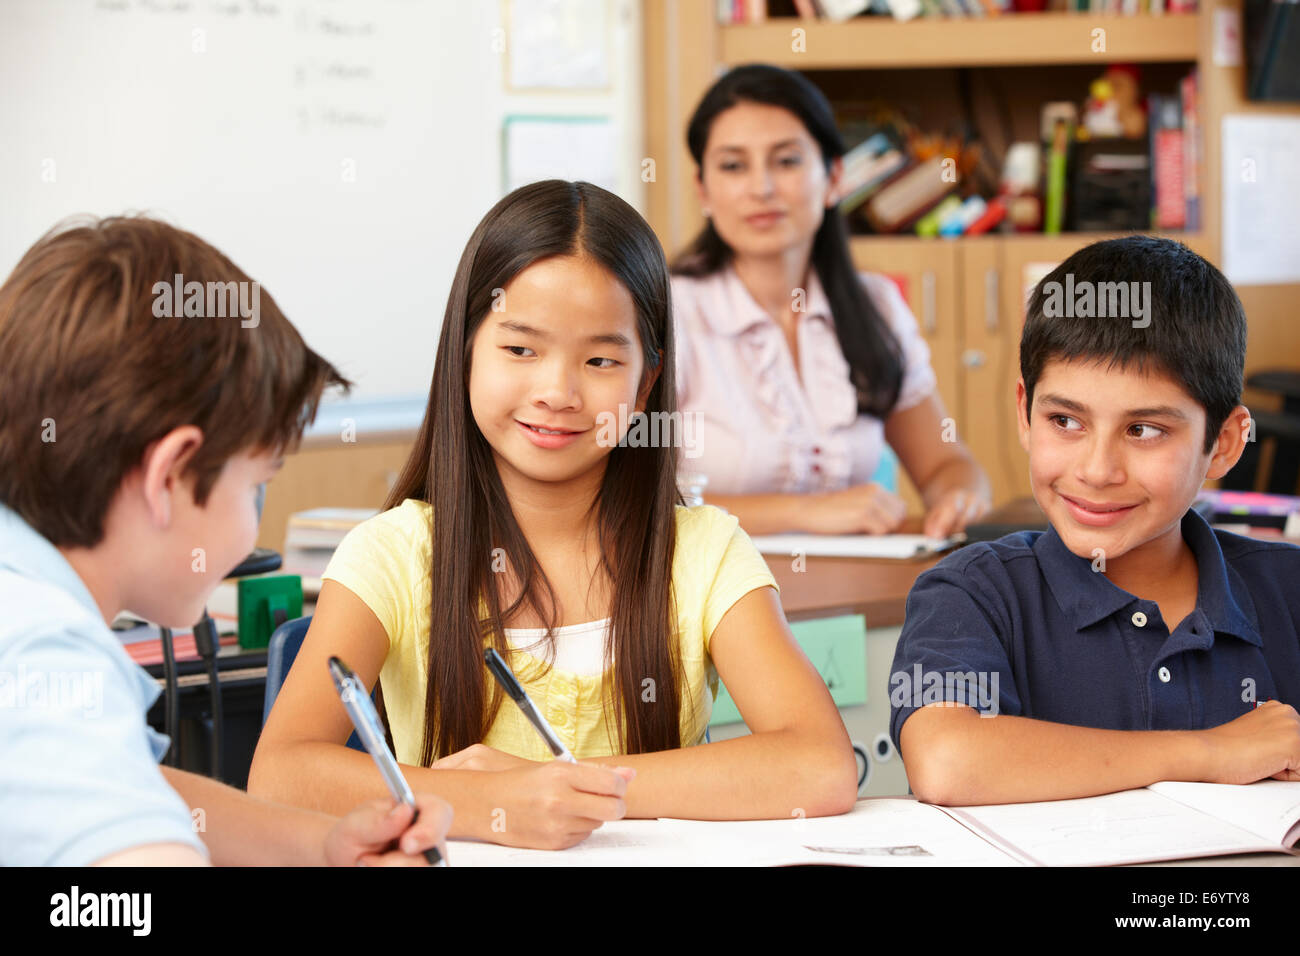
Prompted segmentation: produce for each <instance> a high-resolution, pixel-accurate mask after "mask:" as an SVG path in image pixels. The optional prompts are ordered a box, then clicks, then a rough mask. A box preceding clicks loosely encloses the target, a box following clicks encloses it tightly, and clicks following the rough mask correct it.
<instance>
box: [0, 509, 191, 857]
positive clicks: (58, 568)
mask: <svg viewBox="0 0 1300 956" xmlns="http://www.w3.org/2000/svg"><path fill="white" fill-rule="evenodd" d="M160 693H161V691H160V689H159V687H158V685H157V684H156V683H155V682H154V680H153V679H152V678H151V677H150V676H149V675H148V674H147V673H146V672H145V671H144V670H143V669H142V668H141V667H140V666H139V665H137V664H136V663H135V662H134V661H133V660H131V658H130V656H129V655H128V654H127V653H126V651H125V650H123V648H122V644H121V642H120V641H119V640H118V639H117V638H116V637H115V636H114V635H113V632H112V631H111V630H109V628H108V627H107V625H105V623H104V620H103V618H102V617H100V615H99V610H98V608H97V607H96V606H95V601H94V598H92V597H91V595H90V592H89V591H88V590H87V589H86V586H85V584H83V583H82V581H81V578H79V577H78V576H77V573H76V572H75V571H74V570H73V569H72V566H71V565H70V564H68V562H67V561H66V560H65V559H64V557H63V555H61V554H60V553H59V552H58V550H57V549H56V548H55V547H54V546H53V545H51V544H50V543H49V541H47V540H46V539H45V538H44V537H42V536H41V535H40V534H38V533H37V532H36V531H35V530H34V529H33V528H32V527H31V526H30V525H29V524H27V522H25V521H24V520H23V519H22V518H20V517H19V516H18V515H17V514H16V513H14V512H13V511H12V510H10V509H9V508H7V507H5V506H4V505H2V504H0V864H3V865H6V866H40V865H52V866H81V865H85V864H88V863H93V862H95V861H96V860H100V859H102V858H104V857H106V856H108V855H110V854H113V853H117V852H119V851H121V850H127V849H130V848H131V847H136V846H143V845H146V844H151V843H182V844H185V845H187V846H192V847H194V849H196V850H198V851H199V852H200V853H202V854H203V855H204V856H205V857H206V856H207V855H208V851H207V849H206V848H205V847H204V845H203V841H202V840H201V839H200V838H199V835H198V833H197V832H195V828H194V826H193V823H192V820H191V816H190V810H189V807H188V806H186V804H185V801H184V800H182V799H181V797H180V795H179V794H178V793H177V792H176V791H175V790H173V789H172V788H171V786H170V785H168V783H167V781H166V780H165V779H164V778H163V775H162V772H161V771H160V770H159V769H158V761H159V760H160V759H162V756H163V754H165V753H166V752H167V745H168V740H167V737H166V736H165V735H163V734H160V733H158V732H157V731H155V730H154V729H153V728H151V727H149V725H148V724H147V723H146V715H147V714H148V712H149V707H150V706H151V705H152V704H153V702H154V700H156V699H157V697H158V695H159V694H160Z"/></svg>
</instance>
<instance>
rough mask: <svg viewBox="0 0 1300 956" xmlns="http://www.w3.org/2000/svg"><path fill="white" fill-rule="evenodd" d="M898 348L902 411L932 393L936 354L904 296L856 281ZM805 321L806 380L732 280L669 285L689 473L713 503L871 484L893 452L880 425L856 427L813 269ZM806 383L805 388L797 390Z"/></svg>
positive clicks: (880, 280)
mask: <svg viewBox="0 0 1300 956" xmlns="http://www.w3.org/2000/svg"><path fill="white" fill-rule="evenodd" d="M859 278H860V279H861V280H862V283H863V285H864V286H865V287H866V290H867V294H868V295H870V296H871V297H872V301H873V302H874V303H875V304H876V307H877V308H878V309H879V310H880V311H881V314H882V315H883V316H884V317H885V319H886V321H888V322H889V325H890V327H891V328H892V329H893V331H894V335H895V336H896V337H897V338H898V341H899V344H900V345H901V347H902V348H901V352H902V361H903V380H902V387H901V389H900V391H899V395H898V401H897V403H896V404H895V405H894V409H893V410H894V411H902V410H904V409H907V408H911V407H912V406H914V405H916V404H918V403H919V402H921V401H922V400H924V399H925V398H926V397H927V396H929V394H930V393H931V392H933V391H934V387H935V377H934V370H933V369H932V368H931V367H930V347H929V346H928V345H927V344H926V341H925V339H924V338H922V337H921V333H920V331H919V330H918V329H917V326H916V319H915V318H914V317H913V315H912V312H911V310H910V309H909V308H908V307H907V303H906V301H904V299H903V296H902V294H901V293H900V292H899V291H898V287H897V286H895V285H894V283H893V282H892V281H890V279H889V278H887V277H886V276H883V275H879V274H876V273H870V272H864V273H860V274H859ZM805 291H806V300H805V305H806V311H804V312H803V313H802V314H800V316H799V321H798V324H797V325H796V336H797V340H798V344H799V366H800V368H799V374H796V372H795V367H794V361H793V359H792V357H791V354H790V349H789V347H788V345H787V344H786V340H785V334H784V332H782V330H781V327H780V326H779V325H778V324H777V323H776V322H775V321H773V319H772V318H771V316H769V315H768V314H767V313H766V312H765V311H763V309H762V307H760V306H759V304H758V303H757V302H755V301H754V298H753V296H751V295H750V294H749V290H748V289H746V288H745V286H744V283H742V282H741V281H740V278H739V276H737V275H736V273H735V271H734V270H733V269H732V268H730V267H728V268H726V269H723V270H722V271H720V272H717V273H715V274H714V275H712V276H708V277H706V278H703V279H693V278H688V277H685V276H673V278H672V296H673V315H674V321H675V332H676V340H677V341H676V345H677V402H678V407H679V408H680V409H681V411H683V412H692V413H696V414H697V417H696V418H695V421H694V422H693V423H692V424H693V425H694V432H691V431H687V432H686V435H688V436H692V435H693V437H694V442H693V443H692V444H693V446H694V447H691V448H684V449H683V453H682V459H681V462H680V467H681V470H682V472H700V473H703V474H704V475H706V476H707V477H708V486H707V488H706V489H705V494H708V493H709V492H714V493H717V494H763V493H771V492H816V491H830V490H836V489H840V488H846V487H848V486H850V485H855V484H862V483H864V482H867V481H869V480H870V479H871V476H872V475H873V474H874V473H875V471H876V468H877V466H878V465H879V463H880V456H881V450H882V447H883V446H884V444H885V436H884V423H883V422H882V420H881V419H879V418H876V417H874V416H871V415H859V414H858V409H857V396H856V392H855V391H854V388H853V383H852V382H851V381H850V379H849V364H848V361H847V360H846V359H845V358H844V353H843V352H842V351H841V349H840V344H839V339H837V338H836V335H835V326H834V320H833V319H832V318H831V311H830V303H829V301H828V300H827V298H826V293H825V290H823V289H822V285H821V281H820V280H819V279H818V278H817V274H816V270H815V269H812V268H810V269H809V276H808V288H807V289H806V290H805ZM801 379H802V381H801Z"/></svg>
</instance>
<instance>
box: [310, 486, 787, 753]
mask: <svg viewBox="0 0 1300 956" xmlns="http://www.w3.org/2000/svg"><path fill="white" fill-rule="evenodd" d="M676 515H677V544H676V549H675V551H674V554H673V576H672V587H673V592H674V595H675V598H676V601H675V606H676V610H677V619H676V624H677V635H678V640H679V642H680V648H681V662H682V669H683V672H684V677H685V680H686V687H687V690H686V693H685V694H684V696H683V698H682V708H681V738H682V742H683V744H698V743H700V742H701V741H703V739H704V731H705V728H706V727H707V725H708V723H709V717H710V715H711V714H712V712H713V699H714V698H715V697H716V696H717V692H718V672H717V670H716V669H715V668H714V666H713V661H712V659H711V658H710V657H709V638H710V637H711V635H712V634H713V629H714V628H715V627H717V625H718V622H719V621H721V620H722V617H723V615H724V614H726V613H727V611H728V610H729V609H730V608H731V606H732V605H733V604H735V603H736V601H738V600H739V599H740V598H741V597H743V596H744V595H745V594H748V593H749V592H750V591H753V590H755V589H756V588H761V587H769V586H770V587H776V581H775V580H774V579H773V577H772V572H771V571H769V570H768V567H767V563H766V562H765V561H764V560H763V558H762V556H761V555H760V554H759V553H758V549H757V548H755V547H754V545H753V542H751V541H750V540H749V536H748V535H746V534H745V532H744V531H743V530H741V528H740V523H739V522H738V521H737V519H736V518H735V517H734V516H733V515H729V514H727V513H726V512H725V511H723V510H721V509H720V508H715V507H713V506H711V505H701V506H699V507H695V508H685V507H681V506H678V507H677V509H676ZM429 560H430V542H429V505H428V503H427V502H423V501H417V500H415V499H410V498H408V499H407V500H406V501H404V502H402V504H401V505H399V506H398V507H396V508H393V509H391V510H389V511H386V512H384V513H383V514H379V515H376V516H375V517H373V518H371V519H369V520H368V521H365V522H363V523H362V524H360V525H358V526H357V527H355V528H353V529H352V531H350V532H349V533H348V535H347V536H346V537H345V538H344V539H343V541H342V542H341V543H340V544H339V547H338V550H337V551H336V552H335V553H334V557H333V558H332V559H331V560H330V563H329V566H328V567H327V568H326V569H325V573H324V575H322V577H325V578H330V579H332V580H334V581H337V582H338V583H339V584H342V585H343V586H344V587H346V588H347V589H348V590H350V591H351V592H352V593H353V594H355V595H356V596H357V597H359V598H360V599H361V600H362V601H363V602H365V604H366V606H367V607H369V608H370V610H372V611H373V612H374V614H375V617H377V618H378V619H379V622H380V623H381V624H382V625H383V626H384V630H385V631H386V632H387V633H388V648H389V650H388V657H387V658H385V660H384V666H383V668H382V669H381V670H380V672H379V680H380V685H381V686H382V688H383V692H384V706H385V708H386V709H387V713H388V722H389V726H390V727H391V728H392V732H393V743H394V745H395V746H396V748H397V754H396V756H397V759H398V760H399V761H400V762H402V763H406V764H416V763H418V762H419V759H420V750H421V747H422V745H423V740H424V694H425V686H426V683H427V680H428V677H427V675H428V663H429V661H428V654H429V606H430V597H431V591H430V585H431V581H430V577H429ZM537 661H538V658H534V657H532V656H531V655H528V654H525V653H524V652H522V651H520V650H514V651H512V653H511V655H510V657H509V658H508V659H507V663H508V664H509V665H510V667H511V669H512V670H513V671H514V672H515V674H516V676H518V677H519V682H520V683H521V684H522V685H523V687H524V690H526V691H527V692H528V696H529V697H530V698H532V701H533V703H534V704H536V705H537V709H538V710H539V711H540V712H541V713H542V714H543V715H544V716H545V717H546V719H547V721H548V722H549V723H550V725H551V727H552V728H554V730H555V732H556V734H558V735H559V737H560V739H561V740H563V741H564V743H565V745H566V746H567V747H568V748H569V749H570V750H571V751H573V755H574V756H575V757H578V758H579V759H586V758H592V757H605V756H610V755H612V754H615V753H618V752H620V751H621V748H620V747H619V746H618V741H617V736H616V734H615V729H614V722H613V720H612V719H611V720H607V719H606V714H605V708H604V706H603V703H604V699H603V696H602V686H601V683H602V678H601V675H584V674H578V673H573V672H568V671H563V670H560V669H558V668H556V667H552V668H550V669H549V671H547V672H545V673H541V671H542V670H543V668H542V667H541V666H537ZM530 665H532V666H530ZM483 743H485V744H487V745H488V746H489V747H494V748H496V749H498V750H502V751H505V752H506V753H511V754H514V755H516V756H519V757H524V758H526V759H529V760H549V759H551V752H550V750H548V749H547V747H546V745H545V744H544V743H543V742H542V739H541V737H540V736H539V735H538V733H537V731H536V730H535V729H534V728H533V726H532V724H530V723H529V722H528V720H527V719H526V718H525V717H524V715H523V713H522V712H521V711H520V710H519V708H518V707H516V706H515V705H514V703H513V702H512V701H511V700H510V699H509V698H508V697H507V698H503V700H502V703H501V708H500V710H499V711H498V712H497V717H496V720H495V721H494V722H493V724H492V726H491V727H490V728H488V733H487V736H486V737H485V738H484V739H483ZM440 756H445V754H435V758H436V757H440Z"/></svg>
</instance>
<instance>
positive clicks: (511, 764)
mask: <svg viewBox="0 0 1300 956" xmlns="http://www.w3.org/2000/svg"><path fill="white" fill-rule="evenodd" d="M536 765H537V761H535V760H525V759H524V758H523V757H516V756H515V755H514V754H508V753H506V752H505V751H503V750H497V749H495V748H493V747H489V746H487V745H486V744H470V745H469V746H468V747H466V748H465V749H464V750H457V751H456V752H455V753H454V754H448V755H447V756H445V757H443V758H441V759H439V760H435V761H434V762H433V763H431V764H429V769H431V770H518V769H519V768H521V767H530V766H536Z"/></svg>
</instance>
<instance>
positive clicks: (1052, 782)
mask: <svg viewBox="0 0 1300 956" xmlns="http://www.w3.org/2000/svg"><path fill="white" fill-rule="evenodd" d="M900 751H901V753H902V756H903V763H904V766H905V767H906V769H907V779H908V782H909V783H910V785H911V787H912V792H913V793H914V794H916V797H917V799H918V800H922V801H924V802H926V803H938V804H944V805H948V806H973V805H980V804H989V803H1027V802H1033V801H1039V800H1065V799H1070V798H1073V797H1090V796H1095V795H1097V794H1102V793H1112V792H1114V791H1117V790H1129V789H1133V788H1136V787H1145V786H1147V785H1148V784H1151V783H1155V782H1156V781H1157V780H1203V779H1205V778H1206V777H1207V776H1208V775H1209V773H1208V770H1209V767H1208V762H1209V759H1210V747H1209V746H1208V743H1207V741H1206V739H1205V737H1204V735H1203V734H1202V733H1200V732H1197V731H1177V730H1102V729H1098V728H1095V727H1078V726H1074V725H1071V724H1058V723H1052V722H1050V721H1045V720H1035V719H1033V718H1029V717H1014V716H1010V715H1006V714H1002V715H998V716H996V717H985V716H981V715H980V714H979V713H978V712H976V711H975V710H974V709H973V708H971V707H966V706H962V705H944V704H930V705H928V706H926V707H922V708H921V709H919V710H917V711H915V712H914V713H912V714H911V716H910V717H908V719H907V720H906V722H905V723H904V724H903V727H902V731H901V735H900Z"/></svg>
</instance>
